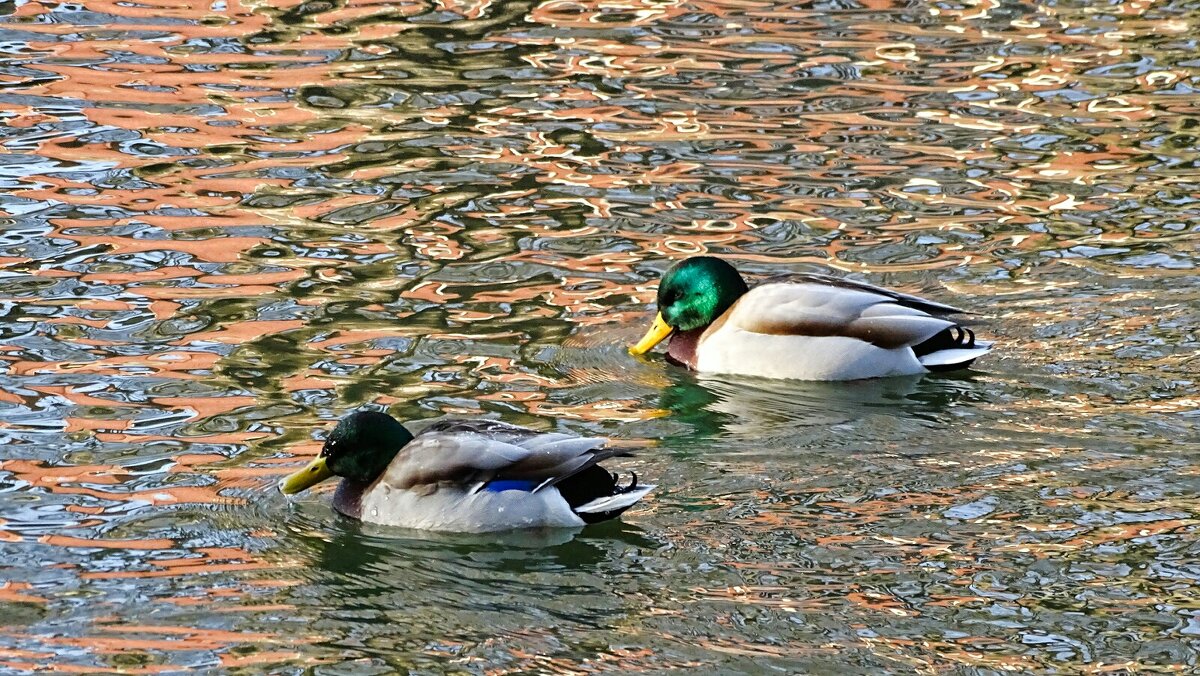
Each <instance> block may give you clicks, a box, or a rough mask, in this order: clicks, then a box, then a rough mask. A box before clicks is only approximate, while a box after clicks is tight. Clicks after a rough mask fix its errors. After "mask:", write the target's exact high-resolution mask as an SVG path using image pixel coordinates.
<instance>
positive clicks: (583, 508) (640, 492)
mask: <svg viewBox="0 0 1200 676" xmlns="http://www.w3.org/2000/svg"><path fill="white" fill-rule="evenodd" d="M654 488H655V486H654V484H642V485H641V486H638V487H637V488H635V489H633V490H631V491H629V492H627V493H618V494H616V495H606V496H604V497H602V498H596V499H595V500H592V501H591V502H585V503H584V504H582V505H580V506H578V507H576V508H575V509H574V510H573V511H574V512H575V513H577V514H578V513H580V512H582V513H584V514H594V513H596V512H611V511H614V510H618V509H625V508H626V507H629V506H630V505H632V504H633V503H635V502H637V501H638V500H641V499H642V498H644V497H646V494H647V493H649V492H650V491H652V490H654Z"/></svg>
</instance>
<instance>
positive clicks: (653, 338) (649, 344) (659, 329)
mask: <svg viewBox="0 0 1200 676" xmlns="http://www.w3.org/2000/svg"><path fill="white" fill-rule="evenodd" d="M674 330H675V329H673V328H671V327H670V326H667V322H666V320H664V319H663V316H662V313H661V312H660V313H658V314H657V315H655V316H654V323H653V324H651V325H650V330H649V331H647V332H646V335H644V336H642V339H641V340H639V341H638V343H637V345H634V346H633V347H631V348H629V354H632V355H633V356H635V357H637V356H640V355H643V354H646V353H647V352H649V351H650V350H652V349H654V346H655V345H658V344H659V343H661V342H663V340H665V339H666V337H667V336H669V335H671V333H672V332H673V331H674Z"/></svg>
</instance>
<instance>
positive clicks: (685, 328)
mask: <svg viewBox="0 0 1200 676" xmlns="http://www.w3.org/2000/svg"><path fill="white" fill-rule="evenodd" d="M960 312H963V311H962V310H960V309H958V308H956V307H953V306H950V305H944V304H942V303H937V302H934V301H930V300H925V299H924V298H918V297H917V296H910V295H908V294H905V293H900V292H898V291H892V290H889V289H883V288H879V287H877V286H872V285H870V284H865V283H862V282H855V281H851V280H846V279H839V278H836V277H830V276H827V275H819V274H798V275H791V276H789V277H788V278H787V279H786V280H784V281H776V282H769V283H766V284H762V285H760V286H756V287H754V288H753V289H751V288H749V287H748V286H747V285H746V282H745V281H744V280H743V279H742V276H741V275H740V274H739V273H738V271H737V270H736V269H735V268H734V267H733V266H732V265H730V264H729V263H727V262H725V261H723V260H721V259H719V258H713V257H710V256H697V257H694V258H688V259H686V260H683V261H680V262H679V263H677V264H675V265H674V266H672V267H671V269H670V270H668V271H667V273H666V274H665V275H663V278H662V280H661V282H660V283H659V286H658V315H657V316H656V317H655V318H654V323H653V324H652V325H651V327H650V330H649V331H648V332H647V333H646V335H645V337H644V338H642V339H641V341H639V342H638V343H637V344H636V345H634V346H633V347H632V348H630V350H629V351H630V352H631V353H632V354H634V355H642V354H645V353H646V352H648V351H649V350H650V349H652V348H653V347H654V346H655V345H658V344H659V343H660V342H662V341H663V340H664V339H666V338H667V337H670V338H671V342H670V345H669V347H668V350H667V354H668V358H669V359H670V360H672V361H675V362H677V363H680V364H683V365H685V366H687V367H689V368H691V369H694V370H696V371H701V372H708V373H729V374H742V375H750V376H761V377H767V378H794V379H798V380H858V379H861V378H879V377H884V376H902V375H917V374H922V373H930V372H932V371H949V370H954V369H961V368H966V367H967V366H969V365H970V364H971V362H973V361H975V360H976V359H978V358H979V357H981V356H983V355H985V354H987V353H988V352H989V351H990V349H991V346H992V344H991V343H990V342H986V341H982V340H976V339H975V334H974V332H972V331H971V330H970V329H968V328H966V327H964V326H962V325H960V324H959V323H957V322H954V321H952V320H950V319H947V318H946V315H951V314H955V313H960Z"/></svg>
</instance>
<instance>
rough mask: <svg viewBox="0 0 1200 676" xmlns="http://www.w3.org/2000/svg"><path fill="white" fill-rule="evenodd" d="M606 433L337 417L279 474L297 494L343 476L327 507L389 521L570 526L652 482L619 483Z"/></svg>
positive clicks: (630, 498) (639, 493) (477, 528)
mask: <svg viewBox="0 0 1200 676" xmlns="http://www.w3.org/2000/svg"><path fill="white" fill-rule="evenodd" d="M606 442H607V440H606V439H603V438H599V437H583V438H580V437H572V436H570V435H568V434H559V433H546V432H537V431H534V430H530V429H526V428H524V427H516V426H513V425H507V424H505V423H501V422H496V421H492V420H442V421H439V422H435V423H433V424H432V425H430V426H428V427H426V428H425V429H424V430H422V431H421V432H420V433H418V434H416V435H414V434H413V433H412V432H410V431H409V430H408V428H406V427H405V426H404V425H402V424H401V423H400V422H398V421H397V420H396V419H395V418H393V417H391V416H389V415H387V414H386V413H380V412H376V411H357V412H354V413H351V414H350V415H348V416H346V417H345V418H343V419H342V420H341V421H340V422H339V423H338V424H337V426H336V427H335V428H334V430H333V432H332V433H330V435H329V438H328V439H327V440H326V441H325V444H324V446H323V447H322V448H321V452H320V454H319V455H318V456H317V457H316V459H314V460H313V461H312V462H310V463H309V464H308V466H306V467H304V468H303V469H301V470H300V471H298V472H296V473H294V474H292V475H290V476H288V477H286V478H285V479H283V480H282V481H280V483H279V489H280V490H281V491H282V492H283V493H285V494H289V495H290V494H293V493H298V492H300V491H302V490H305V489H306V488H309V487H311V486H313V485H315V484H317V483H319V482H321V481H324V480H326V479H328V478H331V477H333V476H340V477H342V481H341V483H340V484H339V485H338V488H337V491H336V492H335V493H334V496H333V506H334V509H336V510H337V511H339V512H341V513H342V514H345V515H346V516H349V517H351V518H354V519H360V520H362V521H369V522H372V523H379V524H384V525H389V526H402V527H406V528H421V529H427V530H438V531H457V532H467V533H483V532H489V531H499V530H510V529H517V528H551V527H578V526H584V525H586V524H590V523H596V522H599V521H605V520H607V519H612V518H615V517H616V516H618V515H620V514H621V513H622V512H624V511H625V510H627V509H629V508H630V507H631V506H633V504H634V503H636V502H637V501H638V500H640V499H641V498H642V497H643V496H645V495H646V494H647V493H649V492H650V491H651V490H652V489H653V488H654V486H652V485H646V484H639V483H638V480H637V475H636V474H634V475H633V478H632V480H631V481H630V482H629V483H628V484H627V485H621V484H620V482H619V481H618V477H617V475H615V474H610V473H609V472H608V471H606V470H604V469H603V468H601V467H600V465H599V464H598V463H600V462H602V461H604V460H607V459H609V458H612V457H615V456H627V455H630V454H629V453H628V452H624V451H620V450H617V449H613V448H607V447H605V443H606Z"/></svg>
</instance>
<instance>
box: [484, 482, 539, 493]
mask: <svg viewBox="0 0 1200 676" xmlns="http://www.w3.org/2000/svg"><path fill="white" fill-rule="evenodd" d="M536 486H537V483H536V482H533V481H527V480H524V479H511V480H505V481H493V482H491V483H489V484H488V485H486V486H484V487H483V490H485V491H491V492H493V493H499V492H500V491H532V490H533V489H534V488H535V487H536Z"/></svg>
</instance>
